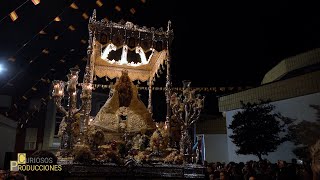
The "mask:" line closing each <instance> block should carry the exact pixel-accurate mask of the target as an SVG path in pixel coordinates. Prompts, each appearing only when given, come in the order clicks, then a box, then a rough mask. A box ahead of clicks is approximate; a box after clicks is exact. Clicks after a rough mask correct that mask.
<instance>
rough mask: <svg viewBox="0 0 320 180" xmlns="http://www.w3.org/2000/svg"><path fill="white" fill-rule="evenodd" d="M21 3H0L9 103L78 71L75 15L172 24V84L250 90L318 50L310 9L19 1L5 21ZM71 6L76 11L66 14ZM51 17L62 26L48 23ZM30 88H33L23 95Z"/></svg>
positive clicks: (317, 21)
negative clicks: (287, 61)
mask: <svg viewBox="0 0 320 180" xmlns="http://www.w3.org/2000/svg"><path fill="white" fill-rule="evenodd" d="M24 2H25V0H4V1H0V9H1V11H0V20H1V19H2V20H1V21H0V31H1V33H0V63H1V64H2V65H3V66H6V68H7V70H6V71H5V72H4V73H1V74H0V93H1V94H9V95H12V96H15V97H17V98H16V99H19V97H20V99H21V96H23V95H25V96H28V97H37V96H39V97H42V96H43V95H48V87H49V86H50V84H49V83H47V84H46V83H44V82H42V81H39V80H40V79H41V78H44V79H49V80H53V79H63V80H66V78H65V75H66V74H67V72H68V69H69V68H70V67H73V66H75V65H79V66H80V67H81V68H82V69H83V67H84V66H85V61H82V60H81V59H82V58H83V57H84V56H85V55H86V48H87V44H83V43H81V42H80V41H81V40H87V39H88V31H87V23H88V20H85V19H84V18H82V16H81V15H82V13H84V12H85V13H87V14H88V15H89V16H90V15H91V14H92V11H93V9H97V16H98V20H100V19H102V18H105V17H107V18H108V19H109V20H111V21H115V22H118V21H120V20H121V19H123V20H125V21H131V22H133V23H135V24H138V25H140V26H144V25H145V26H148V27H151V26H153V27H156V28H159V27H163V28H164V29H166V26H167V22H168V20H171V21H172V26H173V30H174V41H173V43H172V49H171V50H172V51H171V55H172V69H171V70H172V79H173V85H174V86H181V81H182V80H183V79H189V80H192V85H194V86H203V87H208V86H257V85H259V83H260V82H261V80H262V79H263V76H264V74H265V73H266V72H267V71H268V70H270V69H271V68H272V67H273V66H275V65H276V64H277V63H278V62H280V61H281V60H282V59H283V58H286V57H289V56H293V55H296V54H298V53H302V52H305V51H308V50H311V49H314V48H318V47H319V45H320V11H318V10H317V9H315V7H316V6H315V5H313V4H306V3H305V4H301V3H300V4H289V3H279V2H278V3H269V4H262V3H259V4H257V3H256V4H252V3H246V4H245V3H243V2H241V3H234V2H230V1H226V2H220V1H219V2H216V1H188V2H185V1H173V0H170V1H169V0H165V1H163V0H157V1H156V0H145V1H140V0H130V1H129V0H101V2H102V3H103V6H102V7H99V6H97V4H96V3H95V1H94V0H92V1H88V0H86V1H84V0H83V1H82V0H76V1H71V0H54V1H53V0H42V1H41V3H40V4H38V5H37V6H35V5H33V3H32V2H31V1H29V2H26V3H25V4H24V5H23V6H21V7H20V8H19V9H17V10H16V13H17V14H18V16H19V18H18V19H17V20H16V21H15V22H12V21H11V19H10V17H9V16H8V15H9V13H10V12H11V11H12V10H14V9H16V8H17V7H18V6H19V5H21V4H23V3H24ZM72 2H75V3H76V4H77V5H78V7H79V9H72V8H70V7H69V5H70V4H71V3H72ZM115 6H119V7H120V8H121V11H117V10H116V9H115ZM313 7H314V8H313ZM131 8H134V10H135V13H134V14H132V13H131V12H130V9H131ZM58 15H59V17H60V18H61V21H60V22H54V21H53V19H54V18H55V17H56V16H58ZM70 25H72V26H74V27H75V30H74V31H70V30H69V29H68V27H69V26H70ZM41 30H44V32H45V33H46V34H44V35H42V34H39V33H38V32H40V31H41ZM55 37H56V39H55ZM43 49H47V50H48V51H49V53H48V54H45V53H43V52H42V50H43ZM41 52H42V53H41ZM9 57H14V59H15V61H14V62H12V61H9V60H8V59H9ZM61 59H63V60H64V61H65V62H64V63H62V62H61V61H60V60H61ZM30 61H32V63H30ZM82 72H83V71H82ZM160 82H161V81H160ZM163 86H164V84H163ZM32 87H36V88H37V90H36V91H30V89H31V88H32Z"/></svg>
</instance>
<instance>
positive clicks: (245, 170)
mask: <svg viewBox="0 0 320 180" xmlns="http://www.w3.org/2000/svg"><path fill="white" fill-rule="evenodd" d="M204 166H205V168H206V171H205V179H206V180H312V170H311V166H310V163H302V164H299V163H297V161H296V160H295V159H293V160H292V162H291V163H287V162H286V161H281V160H279V161H278V162H277V163H271V162H270V161H268V160H261V161H248V162H246V163H243V162H240V163H235V162H230V163H228V164H225V163H220V162H216V163H207V162H205V163H204Z"/></svg>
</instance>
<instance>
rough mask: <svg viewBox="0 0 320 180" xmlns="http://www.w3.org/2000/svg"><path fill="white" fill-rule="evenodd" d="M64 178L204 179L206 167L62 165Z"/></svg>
mask: <svg viewBox="0 0 320 180" xmlns="http://www.w3.org/2000/svg"><path fill="white" fill-rule="evenodd" d="M62 169H63V170H62V173H63V176H64V177H91V178H93V177H114V178H115V179H116V177H119V178H120V179H122V178H123V177H145V178H148V179H150V178H151V179H152V178H174V179H175V178H177V179H204V167H203V166H199V165H194V164H192V165H191V164H190V165H184V166H183V165H168V164H137V165H130V166H121V165H116V164H103V165H83V164H69V165H62Z"/></svg>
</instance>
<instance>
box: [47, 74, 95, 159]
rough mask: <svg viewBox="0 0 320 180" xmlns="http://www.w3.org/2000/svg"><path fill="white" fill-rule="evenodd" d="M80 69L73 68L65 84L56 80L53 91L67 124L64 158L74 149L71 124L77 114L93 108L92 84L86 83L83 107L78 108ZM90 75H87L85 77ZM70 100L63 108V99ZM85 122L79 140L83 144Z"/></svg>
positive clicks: (62, 149)
mask: <svg viewBox="0 0 320 180" xmlns="http://www.w3.org/2000/svg"><path fill="white" fill-rule="evenodd" d="M79 71H80V70H79V69H77V68H71V69H70V73H69V74H68V76H67V77H68V81H67V82H63V81H60V80H55V81H53V91H52V96H53V100H54V102H55V104H56V106H57V108H58V110H59V111H60V112H62V113H63V114H64V115H65V123H66V129H65V130H64V132H63V134H62V137H61V145H60V149H61V155H62V156H69V155H70V153H71V151H72V149H73V146H74V144H73V138H74V137H72V134H71V132H72V129H71V124H72V123H73V122H74V121H75V118H74V116H75V115H76V114H77V113H80V112H82V111H83V110H84V112H85V114H86V112H88V109H89V108H90V106H91V102H90V101H91V91H92V83H90V82H87V81H84V83H82V92H81V96H80V97H81V100H82V105H81V106H80V108H77V95H78V91H77V84H78V77H79ZM87 75H88V74H87V73H86V75H85V77H86V76H87ZM65 86H66V93H65ZM64 97H65V98H67V99H68V104H67V107H68V108H65V107H63V105H62V104H61V100H62V99H63V98H64ZM81 123H82V124H81ZM83 123H84V122H80V125H81V127H82V128H81V129H82V130H80V136H79V139H78V143H79V144H81V143H83V142H82V135H83V134H84V133H83V130H84V128H83V127H84V126H85V125H84V124H83Z"/></svg>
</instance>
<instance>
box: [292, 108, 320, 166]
mask: <svg viewBox="0 0 320 180" xmlns="http://www.w3.org/2000/svg"><path fill="white" fill-rule="evenodd" d="M310 107H311V108H313V109H315V110H316V111H317V113H316V116H317V119H316V121H313V122H311V121H306V120H303V121H301V122H299V123H297V124H292V125H290V126H289V128H288V129H289V136H290V139H291V141H292V142H293V143H294V145H296V148H295V149H294V150H293V153H294V154H295V155H296V156H297V157H299V158H300V159H303V160H311V156H310V147H311V146H312V145H314V144H316V142H317V140H319V138H320V131H319V129H320V106H319V105H310Z"/></svg>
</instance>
